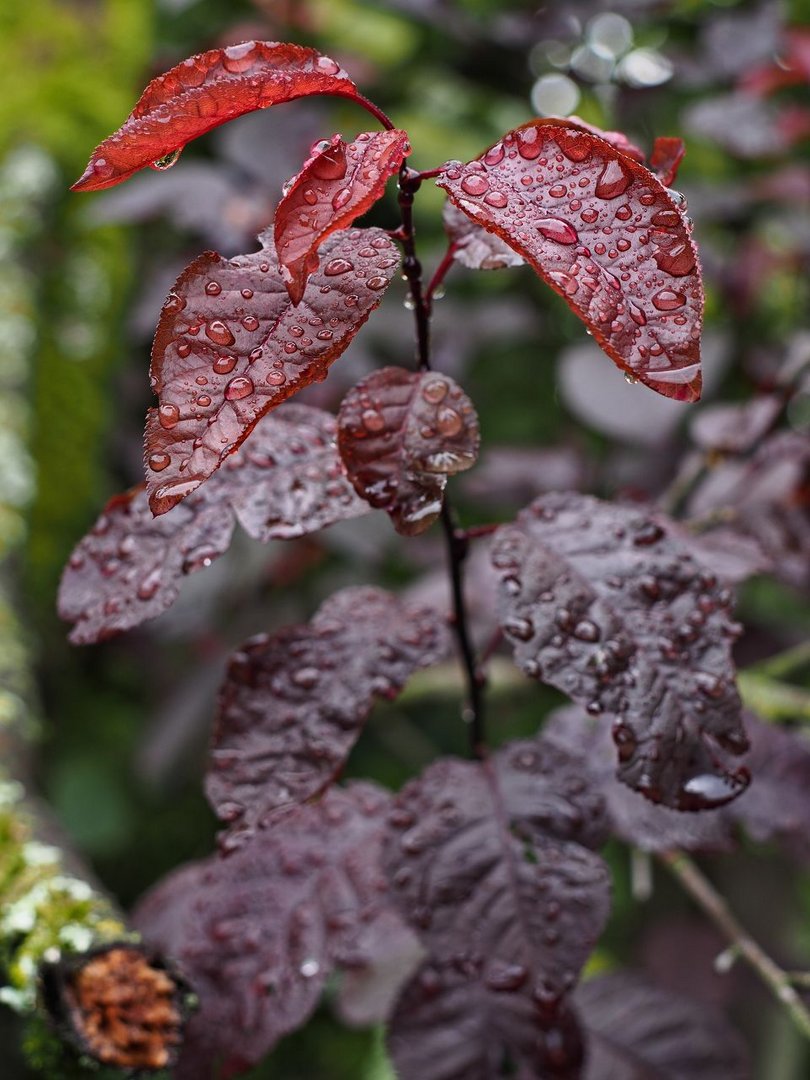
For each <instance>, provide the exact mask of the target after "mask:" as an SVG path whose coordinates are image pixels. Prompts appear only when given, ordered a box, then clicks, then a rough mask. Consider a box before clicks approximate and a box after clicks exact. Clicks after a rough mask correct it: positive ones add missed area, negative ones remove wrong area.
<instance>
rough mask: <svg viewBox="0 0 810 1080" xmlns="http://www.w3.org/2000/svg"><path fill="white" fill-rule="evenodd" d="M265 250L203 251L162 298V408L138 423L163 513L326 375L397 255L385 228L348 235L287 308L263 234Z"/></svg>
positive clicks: (331, 246) (150, 482)
mask: <svg viewBox="0 0 810 1080" xmlns="http://www.w3.org/2000/svg"><path fill="white" fill-rule="evenodd" d="M260 239H261V242H262V245H263V247H262V250H261V251H259V252H256V253H255V254H253V255H241V256H238V257H237V258H235V259H223V258H222V257H221V256H220V255H217V254H216V253H214V252H207V253H206V254H205V255H201V256H200V257H199V258H198V259H196V260H195V261H194V262H193V263H192V264H191V265H190V266H189V267H187V268H186V270H185V271H184V272H183V274H182V275H181V276H180V278H179V279H178V280H177V282H176V283H175V286H174V289H173V291H172V292H171V293H169V297H168V299H167V300H166V303H165V304H164V305H163V312H162V315H161V319H160V323H159V324H158V329H157V333H156V335H155V343H154V346H153V349H152V386H153V388H154V390H155V392H156V393H157V394H159V396H160V407H159V408H157V409H150V411H149V415H148V417H147V424H146V471H147V489H148V492H149V503H150V506H151V507H152V509H153V511H154V512H155V513H156V514H163V513H165V512H166V511H167V510H170V509H171V507H172V506H174V505H175V504H176V503H178V502H179V501H180V500H181V499H183V498H185V497H186V496H187V495H188V494H189V493H190V492H192V491H194V490H195V489H196V488H197V487H199V485H200V484H202V483H203V481H204V480H206V479H207V478H208V477H209V476H211V474H212V473H214V472H215V471H216V470H217V469H218V468H219V466H220V465H221V464H222V462H223V461H224V460H225V458H226V457H227V456H228V455H229V454H231V453H233V451H234V450H235V449H236V448H237V447H239V446H240V445H241V443H242V442H243V441H244V440H245V439H246V438H247V436H248V435H249V434H250V432H251V431H252V429H253V427H254V426H255V424H256V423H257V421H258V420H259V419H260V418H261V417H262V416H264V415H265V414H266V413H267V412H269V411H270V410H271V409H274V408H275V407H276V406H277V405H280V404H281V402H282V401H285V400H286V399H287V398H289V397H291V396H292V395H293V394H295V393H296V392H297V391H298V390H300V389H302V388H303V387H305V386H308V385H309V384H310V383H311V382H316V381H319V380H321V379H323V378H325V377H326V372H327V370H328V368H329V366H330V364H331V363H332V362H333V361H334V360H336V359H337V357H338V356H340V355H341V353H342V352H343V351H344V350H345V349H346V347H347V346H348V344H349V342H350V341H351V340H352V338H353V337H354V335H355V334H356V333H357V331H358V330H359V329H360V327H361V326H362V325H363V323H364V322H365V321H366V319H367V318H368V316H369V315H370V314H371V312H372V311H373V310H374V308H376V307H377V305H378V304H379V302H380V299H381V297H382V294H383V292H384V291H385V289H387V288H388V286H389V285H390V283H391V280H392V278H393V275H394V270H395V268H396V266H397V265H398V263H399V258H398V256H397V254H396V251H395V249H394V245H393V244H392V243H391V241H390V240H389V239H388V237H387V236H386V235H385V233H384V232H383V231H382V230H381V229H348V230H345V231H342V232H340V233H338V234H336V235H334V236H331V237H329V239H327V240H326V242H325V243H324V245H323V249H322V250H323V257H324V260H325V264H324V265H322V266H321V267H320V268H319V270H318V271H317V272H316V273H315V274H314V275H313V276H312V277H311V278H310V281H309V284H308V285H307V288H306V291H305V293H304V299H303V300H302V301H301V303H300V304H299V305H298V306H297V307H294V306H293V304H292V301H291V300H290V297H289V295H288V293H287V289H286V286H285V285H284V282H283V280H282V277H281V273H280V270H279V267H278V262H277V260H276V257H275V254H274V251H273V247H272V243H273V242H272V238H271V237H270V235H269V233H264V234H263V235H262V237H261V238H260Z"/></svg>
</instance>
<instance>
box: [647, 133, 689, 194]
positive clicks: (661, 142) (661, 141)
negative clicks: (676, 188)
mask: <svg viewBox="0 0 810 1080" xmlns="http://www.w3.org/2000/svg"><path fill="white" fill-rule="evenodd" d="M685 154H686V146H685V145H684V141H683V139H674V138H670V137H668V136H666V135H662V136H659V137H658V138H657V139H656V140H655V142H654V143H653V148H652V153H651V154H650V168H651V169H652V171H653V172H654V173H655V175H656V176H657V177H658V179H659V180H660V181H661V183H662V184H663V185H664V187H672V185H673V184H674V183H675V180H676V177H677V176H678V169H679V168H680V164H681V162H682V161H683V159H684V155H685Z"/></svg>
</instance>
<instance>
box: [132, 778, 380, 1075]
mask: <svg viewBox="0 0 810 1080" xmlns="http://www.w3.org/2000/svg"><path fill="white" fill-rule="evenodd" d="M389 801H390V800H389V796H388V794H387V793H386V792H384V791H382V790H380V789H379V788H377V787H375V786H374V785H372V784H368V783H355V784H352V785H350V786H349V787H348V788H346V789H345V790H340V789H337V788H335V789H332V790H331V791H329V792H328V793H327V794H326V795H325V796H324V798H323V799H322V800H321V801H320V802H319V803H315V804H310V805H307V806H300V807H296V808H294V809H293V810H291V811H290V812H289V813H288V814H286V815H285V816H284V818H283V820H282V821H281V822H280V823H279V827H278V828H276V829H268V830H264V831H263V832H261V833H259V834H257V835H255V836H254V837H253V838H252V840H251V842H250V843H248V844H246V845H245V846H244V847H243V848H241V849H240V850H237V851H234V852H232V853H231V854H230V855H228V857H227V858H221V857H219V858H216V857H212V858H208V859H205V860H203V861H202V862H198V863H195V864H192V865H190V866H186V867H182V868H181V869H179V870H176V871H174V873H172V874H170V875H169V876H168V877H167V878H165V879H164V880H163V882H161V883H160V884H159V885H157V886H156V888H154V889H153V890H152V891H151V892H150V893H149V894H148V895H147V896H146V897H145V898H144V899H143V900H142V901H141V903H140V904H139V906H138V908H137V910H136V912H135V916H134V921H135V925H136V926H137V927H138V929H139V930H140V931H141V933H142V934H143V935H144V937H145V938H146V940H147V941H149V942H150V943H151V944H153V945H155V946H157V947H160V948H163V949H165V950H166V953H167V954H168V955H170V956H172V957H173V958H174V959H175V960H176V962H177V963H178V965H179V966H180V968H181V970H182V971H183V972H184V974H185V975H186V976H187V977H188V979H189V981H190V982H191V984H192V985H193V987H194V990H195V992H196V993H197V994H198V996H199V999H200V1007H199V1010H198V1011H197V1012H196V1013H195V1014H194V1015H193V1016H192V1018H191V1021H190V1023H189V1026H188V1029H187V1034H186V1040H185V1042H184V1046H183V1051H182V1054H181V1058H180V1064H179V1067H178V1069H177V1071H176V1072H175V1073H174V1074H173V1075H176V1076H177V1077H178V1080H200V1078H201V1077H207V1076H210V1075H211V1073H212V1069H213V1068H214V1067H215V1065H216V1063H218V1062H219V1063H221V1065H222V1070H223V1071H221V1072H217V1075H224V1076H233V1075H236V1073H237V1072H238V1071H241V1070H242V1069H245V1068H246V1067H247V1066H248V1065H250V1064H253V1063H255V1062H256V1061H258V1060H259V1059H260V1058H261V1057H262V1056H263V1055H264V1054H265V1053H266V1052H267V1051H268V1050H269V1049H270V1048H271V1047H272V1046H273V1045H274V1044H275V1043H276V1042H277V1040H278V1039H279V1038H280V1037H281V1036H282V1035H284V1034H286V1033H287V1032H289V1031H292V1030H294V1029H295V1028H297V1027H299V1026H300V1025H301V1024H303V1023H304V1021H305V1020H306V1019H307V1017H308V1016H309V1015H310V1014H311V1013H312V1011H313V1010H314V1008H315V1006H316V1005H317V1003H318V999H319V997H320V995H321V991H322V989H323V986H324V983H325V981H326V979H327V978H328V977H329V975H330V974H331V973H332V971H333V969H334V968H335V967H336V966H337V967H343V966H345V967H347V968H354V967H355V966H358V965H361V964H362V963H364V962H365V960H366V958H367V942H368V940H369V936H370V935H372V936H373V935H374V934H375V933H376V929H375V928H376V923H377V921H378V920H379V919H384V920H385V921H386V923H387V925H389V926H391V925H392V920H396V915H395V912H394V911H393V910H392V908H391V906H390V902H389V900H388V897H387V895H386V885H385V880H384V877H383V875H382V871H381V868H380V863H379V850H380V840H381V832H382V824H383V819H384V815H385V813H386V810H387V808H388V805H389Z"/></svg>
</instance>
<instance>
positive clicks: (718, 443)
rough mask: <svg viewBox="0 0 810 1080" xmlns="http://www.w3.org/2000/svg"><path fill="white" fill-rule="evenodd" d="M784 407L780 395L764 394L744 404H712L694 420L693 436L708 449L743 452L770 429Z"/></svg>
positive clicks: (722, 451)
mask: <svg viewBox="0 0 810 1080" xmlns="http://www.w3.org/2000/svg"><path fill="white" fill-rule="evenodd" d="M781 409H782V399H781V397H780V396H779V395H777V394H763V395H762V396H761V397H756V398H752V399H751V401H749V402H746V403H745V404H744V405H712V406H710V407H709V408H708V409H701V410H700V412H699V413H697V414H696V416H695V417H694V418H693V420H692V424H691V427H690V431H691V435H692V439H693V440H694V442H695V443H696V444H697V446H699V447H700V448H701V450H707V451H719V452H720V453H723V454H742V453H745V451H746V450H750V449H751V448H752V447H753V445H754V443H756V442H759V440H760V439H761V438H762V437H763V436H764V435H765V434H766V433H767V432H768V430H769V429H770V428H771V426H772V425H773V423H774V421H775V420H776V418H777V416H778V415H779V413H780V411H781Z"/></svg>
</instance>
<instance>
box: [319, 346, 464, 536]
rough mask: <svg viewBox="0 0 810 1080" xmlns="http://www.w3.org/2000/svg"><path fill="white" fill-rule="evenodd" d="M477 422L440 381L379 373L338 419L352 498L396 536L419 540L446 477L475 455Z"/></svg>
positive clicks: (450, 385)
mask: <svg viewBox="0 0 810 1080" xmlns="http://www.w3.org/2000/svg"><path fill="white" fill-rule="evenodd" d="M478 445H479V432H478V417H477V416H476V414H475V409H474V408H473V405H472V403H471V401H470V400H469V398H468V397H467V395H466V394H465V393H464V391H463V390H462V389H461V387H460V386H458V385H457V383H455V382H454V381H453V379H451V378H450V377H449V376H447V375H439V374H435V373H434V372H430V371H422V372H413V371H406V370H405V369H404V368H397V367H386V368H381V369H379V370H378V371H375V372H373V373H372V374H371V375H369V376H367V377H366V378H365V379H363V380H362V381H361V382H359V383H358V384H357V385H356V386H355V387H353V388H352V389H351V390H350V391H349V393H348V394H347V395H346V397H345V398H344V399H343V403H342V404H341V406H340V412H339V413H338V447H339V449H340V453H341V455H342V457H343V461H344V464H345V466H346V470H347V472H348V475H349V479H350V480H351V482H352V483H353V484H354V487H355V490H356V491H357V493H358V495H360V496H362V498H364V499H366V500H367V501H368V502H369V503H370V504H371V505H372V506H374V507H376V508H378V509H383V510H385V511H387V512H388V514H389V515H390V516H391V520H392V521H393V523H394V527H395V528H396V530H397V532H400V533H403V534H405V535H406V536H413V535H415V534H416V533H420V532H424V530H425V529H427V528H428V527H429V526H430V525H431V524H432V523H433V522H434V521H435V520H436V518H437V517H438V515H439V512H440V511H441V506H442V493H443V492H444V488H445V486H446V484H447V477H448V476H453V475H454V474H455V473H457V472H461V471H462V470H464V469H469V468H470V466H471V465H474V464H475V460H476V457H477V455H478Z"/></svg>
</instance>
